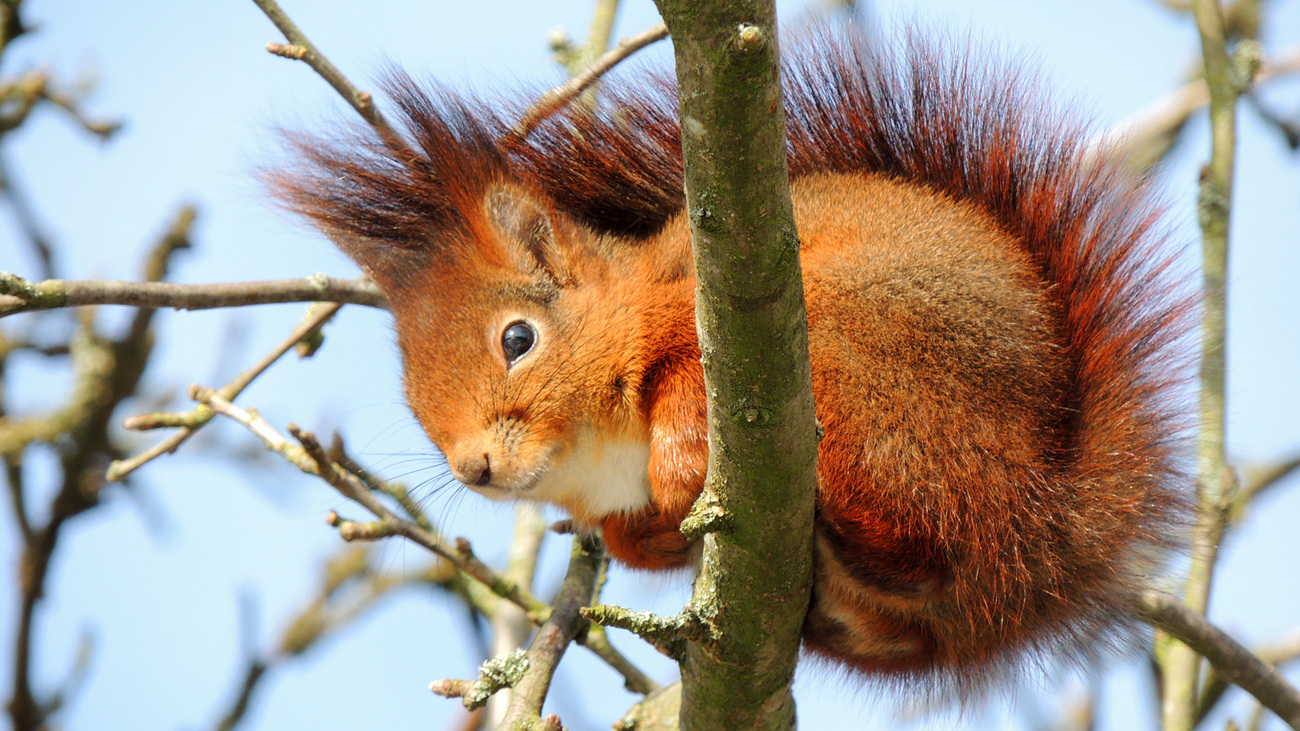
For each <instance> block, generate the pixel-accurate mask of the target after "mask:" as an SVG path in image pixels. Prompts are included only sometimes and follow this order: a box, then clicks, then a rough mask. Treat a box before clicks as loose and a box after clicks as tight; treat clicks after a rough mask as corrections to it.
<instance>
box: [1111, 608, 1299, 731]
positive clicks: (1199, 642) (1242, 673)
mask: <svg viewBox="0 0 1300 731" xmlns="http://www.w3.org/2000/svg"><path fill="white" fill-rule="evenodd" d="M1134 604H1135V608H1136V609H1137V611H1138V613H1139V614H1140V615H1141V616H1142V618H1143V619H1145V620H1147V621H1148V622H1150V623H1151V624H1153V625H1155V626H1156V627H1158V628H1160V629H1162V630H1164V631H1165V632H1168V633H1169V634H1171V635H1173V636H1174V637H1177V638H1178V639H1179V640H1182V641H1183V642H1184V643H1186V644H1187V646H1188V647H1190V648H1192V649H1193V650H1195V651H1196V652H1197V653H1198V654H1199V655H1200V656H1202V657H1204V658H1205V659H1206V660H1209V661H1210V663H1211V664H1212V665H1213V666H1214V667H1215V669H1216V670H1218V671H1219V673H1220V674H1222V675H1223V677H1224V678H1227V679H1228V681H1229V682H1231V683H1233V684H1234V685H1236V686H1238V687H1239V688H1241V689H1242V690H1244V691H1246V692H1247V693H1249V694H1251V695H1252V696H1254V697H1255V699H1256V700H1258V701H1259V702H1260V703H1262V704H1264V706H1265V707H1267V708H1268V709H1269V710H1270V711H1272V712H1273V713H1276V714H1277V715H1278V717H1279V718H1281V719H1282V720H1283V721H1285V722H1286V723H1287V724H1288V725H1289V726H1291V728H1293V729H1295V730H1296V731H1300V691H1297V690H1296V689H1295V687H1294V686H1292V685H1291V684H1290V683H1288V682H1287V679H1286V678H1285V677H1283V676H1282V674H1281V673H1279V672H1278V671H1277V668H1275V667H1273V666H1272V665H1269V664H1268V663H1266V662H1264V661H1263V660H1261V659H1260V658H1258V657H1256V656H1255V655H1253V654H1251V652H1250V650H1247V649H1246V648H1245V647H1242V646H1241V644H1240V643H1238V642H1237V641H1236V640H1234V639H1232V638H1231V637H1229V636H1228V635H1226V634H1224V633H1223V632H1222V631H1220V630H1219V629H1218V628H1217V627H1215V626H1214V625H1212V624H1210V623H1209V621H1208V620H1206V619H1205V617H1204V615H1202V614H1200V613H1199V612H1195V611H1193V610H1192V609H1190V608H1188V607H1187V606H1185V605H1184V604H1183V603H1182V602H1180V601H1179V600H1178V598H1177V597H1174V596H1172V595H1169V594H1165V593H1164V592H1159V591H1147V592H1144V593H1142V594H1141V595H1139V596H1138V597H1136V599H1135V601H1134Z"/></svg>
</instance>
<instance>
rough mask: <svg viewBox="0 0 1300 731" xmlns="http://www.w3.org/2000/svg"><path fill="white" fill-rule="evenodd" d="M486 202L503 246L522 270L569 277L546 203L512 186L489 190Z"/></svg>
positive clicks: (555, 278)
mask: <svg viewBox="0 0 1300 731" xmlns="http://www.w3.org/2000/svg"><path fill="white" fill-rule="evenodd" d="M485 203H486V207H487V212H488V218H489V220H490V221H491V222H492V225H493V226H494V227H495V228H496V230H497V233H498V235H499V237H500V241H501V246H502V248H504V249H505V251H506V254H507V255H508V256H509V257H510V260H511V261H512V262H513V263H514V265H515V266H516V267H518V268H519V270H520V271H523V272H526V273H535V272H540V273H542V274H544V275H545V276H547V277H548V278H550V279H551V280H553V281H554V282H555V283H556V284H559V285H564V284H566V283H568V282H569V281H570V279H571V274H570V272H569V268H568V266H567V265H566V263H565V260H564V259H565V258H564V252H563V251H562V250H561V248H560V243H559V239H558V237H557V236H556V231H555V223H554V221H552V219H551V215H550V213H549V211H548V209H547V208H546V207H545V206H543V205H542V204H541V203H539V202H538V201H536V200H534V199H533V198H532V197H530V196H529V195H527V194H525V193H523V192H520V191H518V190H512V189H509V188H501V189H497V190H494V191H492V192H490V193H488V195H487V200H486V201H485Z"/></svg>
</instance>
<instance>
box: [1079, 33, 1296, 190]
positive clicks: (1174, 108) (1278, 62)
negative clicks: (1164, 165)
mask: <svg viewBox="0 0 1300 731" xmlns="http://www.w3.org/2000/svg"><path fill="white" fill-rule="evenodd" d="M1297 73H1300V49H1291V50H1289V51H1286V52H1283V53H1281V54H1278V55H1277V56H1276V57H1274V58H1273V59H1271V60H1269V61H1266V62H1265V63H1264V64H1263V65H1262V66H1261V67H1260V70H1259V73H1258V74H1257V75H1256V76H1255V80H1254V83H1255V86H1256V87H1258V86H1260V85H1262V84H1266V83H1268V82H1270V81H1275V80H1278V79H1284V78H1287V77H1290V76H1292V75H1294V74H1297ZM1209 101H1210V91H1209V88H1208V87H1206V85H1205V80H1204V79H1201V78H1198V79H1195V80H1193V81H1189V82H1188V83H1187V84H1185V85H1183V87H1182V88H1180V89H1178V90H1176V91H1174V92H1172V93H1170V94H1168V95H1167V96H1164V97H1162V98H1160V99H1157V100H1156V101H1154V102H1152V103H1151V104H1150V105H1148V106H1147V107H1146V108H1145V109H1142V110H1141V111H1139V112H1137V113H1136V114H1133V115H1132V116H1130V117H1128V118H1126V119H1124V120H1121V121H1120V122H1119V123H1117V124H1115V125H1114V126H1112V127H1111V128H1110V129H1108V130H1106V131H1105V132H1104V133H1102V134H1101V135H1098V136H1097V137H1096V138H1094V139H1093V140H1092V141H1091V142H1090V143H1089V144H1088V148H1087V150H1086V151H1085V152H1084V159H1085V161H1086V162H1087V163H1089V164H1094V163H1096V162H1097V161H1099V160H1101V159H1104V158H1108V157H1113V156H1120V157H1123V158H1124V159H1125V161H1126V163H1129V164H1130V165H1131V167H1132V168H1133V169H1135V170H1136V171H1146V170H1149V169H1150V168H1151V167H1152V166H1153V165H1154V164H1155V163H1157V162H1159V161H1160V160H1161V159H1163V158H1164V156H1165V154H1166V153H1168V152H1169V150H1170V149H1171V148H1172V147H1173V144H1174V142H1175V141H1176V140H1177V138H1178V133H1179V131H1181V130H1182V128H1183V125H1185V124H1186V123H1187V120H1188V119H1190V118H1191V116H1192V115H1193V114H1195V113H1196V112H1197V111H1199V110H1200V109H1201V108H1202V107H1204V106H1205V105H1206V104H1208V103H1209Z"/></svg>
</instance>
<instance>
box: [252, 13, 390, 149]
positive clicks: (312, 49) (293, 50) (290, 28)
mask: <svg viewBox="0 0 1300 731" xmlns="http://www.w3.org/2000/svg"><path fill="white" fill-rule="evenodd" d="M253 3H254V4H255V5H257V7H259V8H261V10H262V12H263V13H265V14H266V17H267V18H269V19H270V20H271V22H272V23H274V24H275V27H276V28H279V29H280V32H281V33H283V34H284V37H285V38H287V39H288V40H289V43H291V44H292V47H290V48H286V47H285V46H283V45H281V44H279V43H268V44H267V46H266V50H267V51H269V52H271V53H273V54H275V55H277V56H282V57H285V58H292V59H297V60H299V61H302V62H303V63H305V64H307V65H308V66H310V67H311V69H312V70H313V71H315V72H316V73H317V74H318V75H319V76H320V77H321V78H322V79H324V80H325V82H326V83H328V84H329V85H330V86H331V87H333V88H334V91H337V92H338V93H339V96H341V97H343V98H344V99H346V100H347V102H348V104H351V105H352V108H353V109H355V110H357V114H360V115H361V117H362V119H365V120H366V122H368V123H369V124H370V125H371V126H372V127H374V128H375V129H377V130H379V131H380V133H382V134H383V135H384V136H385V137H386V138H391V139H400V135H398V134H397V132H396V131H395V130H394V129H393V128H392V127H391V126H390V125H389V124H388V121H387V120H385V119H384V115H382V114H380V112H379V109H378V108H376V107H375V103H374V99H372V98H371V96H370V93H369V92H365V91H361V90H359V89H357V87H356V86H354V85H353V84H352V82H351V81H348V78H347V77H346V76H344V75H343V72H342V71H339V69H338V67H337V66H335V65H334V64H333V63H332V62H331V61H330V60H329V59H328V58H326V57H325V54H323V53H321V52H320V51H319V50H318V49H317V48H316V46H315V45H314V44H313V43H312V42H311V41H310V40H308V39H307V36H306V35H305V34H303V32H302V31H301V30H298V26H297V25H296V24H295V23H294V22H293V21H292V20H291V19H290V18H289V16H288V15H287V14H286V13H285V12H284V11H283V10H281V9H280V4H279V3H277V2H276V1H275V0H253Z"/></svg>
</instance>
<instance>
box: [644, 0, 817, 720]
mask: <svg viewBox="0 0 1300 731" xmlns="http://www.w3.org/2000/svg"><path fill="white" fill-rule="evenodd" d="M656 4H657V5H658V7H659V11H660V14H661V15H662V16H663V18H664V21H665V22H666V23H667V26H668V29H669V31H670V33H671V34H672V39H673V51H674V55H675V58H676V66H677V82H678V99H679V101H680V103H681V117H682V119H683V124H682V153H683V160H684V164H685V179H686V180H685V182H686V213H687V216H688V218H689V220H690V229H691V239H692V245H693V248H694V253H695V272H696V323H697V324H698V327H699V330H700V349H701V352H702V360H703V364H704V377H705V389H706V392H707V393H708V396H709V398H708V402H709V403H708V418H709V465H708V477H707V479H706V482H705V487H704V495H703V496H701V499H702V500H705V501H708V502H712V503H715V504H716V506H717V508H718V510H719V511H721V514H720V515H715V516H714V517H713V518H712V519H711V520H709V521H707V524H708V525H709V526H711V527H715V528H722V529H721V530H719V531H718V532H715V533H709V534H708V535H706V536H705V537H704V538H703V540H702V543H703V546H704V552H703V559H702V565H701V568H700V572H699V574H698V575H697V577H696V580H695V592H694V596H693V598H692V600H691V602H692V611H693V612H694V613H696V614H697V615H698V616H699V617H700V618H701V619H702V620H703V621H704V622H706V623H707V624H709V625H711V627H712V628H713V630H714V633H713V636H715V637H717V638H718V639H717V640H716V641H709V642H694V641H692V642H690V643H689V644H688V645H687V649H686V659H685V662H684V663H683V664H682V689H683V690H682V712H681V719H682V725H683V727H684V728H690V729H693V730H695V731H698V730H700V729H735V728H746V729H787V728H790V727H792V726H793V724H794V718H795V714H794V697H793V696H792V695H791V693H790V681H791V679H792V677H793V673H794V666H795V663H796V661H797V655H798V647H799V635H800V630H801V626H802V624H803V617H804V614H805V613H806V611H807V607H808V598H809V590H810V587H811V585H812V518H813V510H814V505H813V500H814V493H815V485H816V460H817V423H816V420H815V418H814V414H813V398H812V377H811V370H810V368H809V362H808V330H807V318H806V315H805V311H804V301H803V282H802V276H801V271H800V267H799V235H798V232H797V230H796V228H795V224H794V215H793V209H792V205H791V203H790V188H789V176H788V166H787V162H786V130H785V117H784V114H783V112H782V110H783V104H782V92H781V83H780V73H779V63H778V49H777V37H778V36H777V26H776V11H775V8H774V5H773V3H772V2H768V1H761V0H719V1H718V2H712V3H696V2H691V1H690V0H657V2H656ZM758 333H762V337H756V334H758Z"/></svg>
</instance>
